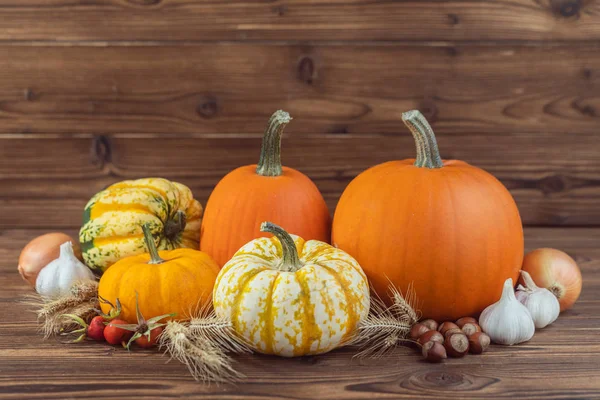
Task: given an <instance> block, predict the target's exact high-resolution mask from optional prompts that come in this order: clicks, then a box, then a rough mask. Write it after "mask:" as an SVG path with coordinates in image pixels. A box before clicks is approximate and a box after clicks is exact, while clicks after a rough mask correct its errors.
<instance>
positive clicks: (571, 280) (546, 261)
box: [521, 248, 581, 311]
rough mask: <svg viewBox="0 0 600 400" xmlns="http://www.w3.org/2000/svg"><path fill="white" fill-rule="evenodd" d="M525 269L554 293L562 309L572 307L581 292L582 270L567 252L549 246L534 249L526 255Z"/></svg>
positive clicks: (537, 282)
mask: <svg viewBox="0 0 600 400" xmlns="http://www.w3.org/2000/svg"><path fill="white" fill-rule="evenodd" d="M523 270H524V271H527V272H529V274H530V275H531V277H532V278H533V281H534V282H535V284H536V285H538V286H539V287H541V288H546V289H548V290H549V291H551V292H552V293H554V295H555V296H556V297H557V298H558V302H559V303H560V311H564V310H566V309H568V308H571V306H572V305H573V304H575V302H576V301H577V299H578V298H579V295H580V294H581V271H580V270H579V267H578V266H577V263H576V262H575V260H573V259H572V258H571V257H569V255H568V254H567V253H565V252H562V251H560V250H556V249H548V248H545V249H537V250H534V251H532V252H531V253H528V254H527V255H526V256H525V259H524V260H523ZM521 283H523V282H522V281H521Z"/></svg>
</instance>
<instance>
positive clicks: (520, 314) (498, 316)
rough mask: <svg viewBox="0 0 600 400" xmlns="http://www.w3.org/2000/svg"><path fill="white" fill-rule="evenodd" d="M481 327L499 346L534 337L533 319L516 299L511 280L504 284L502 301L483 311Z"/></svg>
mask: <svg viewBox="0 0 600 400" xmlns="http://www.w3.org/2000/svg"><path fill="white" fill-rule="evenodd" d="M479 325H480V326H481V329H482V330H483V331H484V332H485V333H487V334H488V336H489V337H490V338H491V339H492V342H494V343H498V344H504V345H513V344H518V343H522V342H526V341H528V340H529V339H531V338H532V337H533V334H534V333H535V326H534V323H533V319H532V318H531V314H530V312H529V310H528V309H527V308H526V307H525V306H524V305H523V304H521V303H520V302H519V301H518V300H517V298H516V297H515V292H514V286H513V281H512V279H511V278H508V279H507V280H506V281H505V282H504V287H503V289H502V296H501V297H500V300H498V301H497V302H496V303H494V304H492V305H490V306H488V307H487V308H486V309H485V310H483V312H482V313H481V316H480V317H479Z"/></svg>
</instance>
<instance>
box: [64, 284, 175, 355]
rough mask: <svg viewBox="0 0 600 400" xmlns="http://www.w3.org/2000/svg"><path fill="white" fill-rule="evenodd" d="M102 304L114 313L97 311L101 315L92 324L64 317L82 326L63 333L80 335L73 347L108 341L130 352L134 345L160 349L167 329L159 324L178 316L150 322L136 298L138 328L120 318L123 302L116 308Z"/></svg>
mask: <svg viewBox="0 0 600 400" xmlns="http://www.w3.org/2000/svg"><path fill="white" fill-rule="evenodd" d="M100 301H101V302H104V303H107V304H108V305H109V306H110V307H111V309H110V312H109V313H108V314H104V313H103V312H101V311H100V310H96V313H97V314H98V315H97V316H95V317H93V318H92V319H91V321H90V322H89V324H88V323H86V322H85V321H84V320H83V319H82V318H81V317H79V316H77V315H74V314H64V315H63V317H66V318H70V319H71V320H73V322H74V323H76V324H77V325H79V326H81V328H79V329H76V330H73V331H69V332H64V333H63V335H73V334H80V335H79V336H78V337H77V338H76V339H75V340H73V341H72V342H71V343H78V342H82V341H84V340H85V339H86V338H90V339H93V340H96V341H98V342H103V341H106V342H108V343H110V344H121V345H123V347H125V348H127V349H129V347H130V346H131V344H132V343H134V342H135V344H137V345H138V346H140V347H145V348H147V347H152V346H154V345H156V343H157V341H158V336H159V335H160V334H161V333H162V331H163V329H164V328H163V327H164V325H165V324H164V323H163V324H159V323H158V321H160V320H161V319H163V318H166V317H172V316H174V314H167V315H161V316H159V317H154V318H150V319H148V320H146V319H145V318H144V316H143V315H142V313H141V312H140V311H139V307H138V305H137V294H136V312H137V318H138V321H137V324H130V323H128V322H127V321H124V320H122V319H119V318H118V317H119V315H120V314H121V302H120V301H119V299H117V301H116V306H114V305H113V304H112V303H110V302H109V301H107V300H105V299H102V298H100Z"/></svg>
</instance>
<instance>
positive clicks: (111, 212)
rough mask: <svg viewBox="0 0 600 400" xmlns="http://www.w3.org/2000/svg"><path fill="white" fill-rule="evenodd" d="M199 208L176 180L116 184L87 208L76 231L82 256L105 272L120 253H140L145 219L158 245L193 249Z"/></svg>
mask: <svg viewBox="0 0 600 400" xmlns="http://www.w3.org/2000/svg"><path fill="white" fill-rule="evenodd" d="M202 211H203V210H202V206H201V205H200V203H199V202H198V201H196V200H194V198H193V197H192V192H191V190H190V189H189V188H188V187H187V186H184V185H182V184H180V183H177V182H171V181H168V180H166V179H162V178H146V179H138V180H134V181H123V182H119V183H115V184H114V185H111V186H109V187H108V188H107V189H105V190H103V191H101V192H99V193H97V194H96V195H95V196H94V197H92V198H91V199H90V201H89V202H88V204H87V205H86V207H85V211H84V214H83V226H82V227H81V230H80V231H79V241H80V242H81V250H82V255H83V259H84V260H85V263H86V264H87V265H88V267H90V268H91V269H93V270H96V271H98V272H103V271H105V270H106V269H107V268H108V267H110V266H111V265H112V264H114V263H115V262H117V261H119V260H120V259H122V258H125V257H128V256H133V255H137V254H142V253H144V252H145V251H146V247H145V245H144V234H143V231H142V225H143V224H146V223H148V224H150V228H151V231H152V234H153V235H154V237H155V238H157V240H158V243H157V245H156V246H157V247H158V249H159V250H172V249H177V248H180V247H186V248H191V249H194V250H197V249H198V247H199V243H198V240H199V238H200V224H201V222H202V219H201V217H202Z"/></svg>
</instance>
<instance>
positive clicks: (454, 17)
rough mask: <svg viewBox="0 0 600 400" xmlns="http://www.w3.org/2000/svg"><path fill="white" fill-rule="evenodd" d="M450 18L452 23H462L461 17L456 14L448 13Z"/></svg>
mask: <svg viewBox="0 0 600 400" xmlns="http://www.w3.org/2000/svg"><path fill="white" fill-rule="evenodd" d="M448 20H449V21H450V25H458V24H460V17H459V16H458V15H456V14H448Z"/></svg>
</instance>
